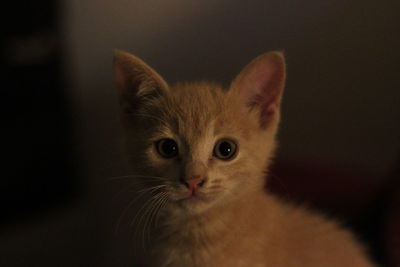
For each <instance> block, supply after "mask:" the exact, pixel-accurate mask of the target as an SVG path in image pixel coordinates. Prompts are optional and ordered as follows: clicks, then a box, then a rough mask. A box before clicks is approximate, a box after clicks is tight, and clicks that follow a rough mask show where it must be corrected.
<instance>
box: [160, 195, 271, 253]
mask: <svg viewBox="0 0 400 267" xmlns="http://www.w3.org/2000/svg"><path fill="white" fill-rule="evenodd" d="M260 198H263V199H264V198H266V193H265V192H264V191H263V190H253V191H249V192H246V193H243V194H242V195H241V196H240V197H237V198H234V199H233V200H231V201H229V202H226V203H224V204H222V205H219V206H216V207H213V208H211V209H209V210H208V211H206V212H204V213H201V214H198V215H191V216H190V215H189V216H184V217H182V218H173V219H172V221H171V223H169V224H168V227H166V228H165V229H164V230H165V232H164V233H163V235H165V237H166V238H165V239H166V240H174V242H179V243H181V242H184V243H186V242H188V244H192V245H193V246H196V247H198V246H202V245H205V246H206V245H207V244H208V241H209V240H212V242H214V243H215V242H216V241H215V240H221V241H222V240H223V242H229V236H234V235H235V233H240V232H241V231H242V229H243V227H244V226H247V225H249V221H250V220H252V218H254V216H255V215H256V214H257V210H258V209H259V205H260V204H261V203H260V201H259V199H260ZM262 203H265V202H262ZM262 208H263V209H264V210H265V209H267V207H262ZM219 236H221V237H223V238H220V239H219V238H218V237H219Z"/></svg>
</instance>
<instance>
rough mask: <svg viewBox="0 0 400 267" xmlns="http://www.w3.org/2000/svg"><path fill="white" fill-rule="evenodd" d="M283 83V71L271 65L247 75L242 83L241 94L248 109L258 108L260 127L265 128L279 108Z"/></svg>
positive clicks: (261, 67)
mask: <svg viewBox="0 0 400 267" xmlns="http://www.w3.org/2000/svg"><path fill="white" fill-rule="evenodd" d="M283 82H284V73H283V69H280V68H279V66H274V65H273V64H266V65H264V66H260V67H259V68H257V69H256V70H253V71H252V72H250V73H248V74H247V75H246V77H245V78H244V80H243V82H242V86H243V87H242V88H241V89H242V90H241V91H242V92H243V94H245V95H244V97H245V99H247V101H248V102H247V103H248V106H249V107H250V109H253V108H260V126H261V127H262V128H267V127H268V125H269V122H270V121H271V119H272V118H273V115H274V113H275V112H276V111H277V108H278V107H279V101H280V95H281V91H282V87H283Z"/></svg>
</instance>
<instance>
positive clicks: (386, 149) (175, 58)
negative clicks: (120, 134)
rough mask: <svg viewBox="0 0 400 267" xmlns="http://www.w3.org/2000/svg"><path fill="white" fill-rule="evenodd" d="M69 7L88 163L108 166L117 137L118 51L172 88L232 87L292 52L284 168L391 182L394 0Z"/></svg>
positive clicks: (395, 115)
mask: <svg viewBox="0 0 400 267" xmlns="http://www.w3.org/2000/svg"><path fill="white" fill-rule="evenodd" d="M64 5H65V8H66V10H65V12H66V13H65V29H66V32H67V36H66V41H67V42H68V45H67V48H68V49H67V52H68V61H69V68H70V77H71V78H72V80H73V84H74V86H73V88H74V89H73V90H74V96H75V97H76V98H77V99H78V100H77V101H78V102H79V103H80V107H81V108H82V111H83V113H84V115H85V125H86V126H85V127H84V128H85V129H84V132H85V136H86V137H87V138H86V139H85V140H86V141H89V142H90V143H91V146H90V148H89V150H88V151H87V152H88V153H89V154H90V155H93V149H94V150H97V149H100V150H101V151H99V154H101V156H99V157H104V158H101V159H100V158H99V160H100V161H103V162H102V164H101V165H104V164H105V165H107V164H108V162H109V160H108V153H104V152H106V151H105V150H102V149H105V148H104V146H107V145H108V144H107V143H108V141H109V140H110V138H112V137H114V136H115V127H117V126H116V124H115V120H114V119H115V118H116V115H115V114H116V103H117V100H116V96H115V93H114V91H113V84H112V77H111V59H112V50H113V49H114V48H120V49H125V50H127V51H130V52H132V53H134V54H136V55H138V56H140V57H142V58H143V59H144V60H145V61H146V62H148V63H149V64H150V65H151V66H153V67H154V68H155V69H156V70H158V71H159V72H160V73H161V74H162V75H163V76H164V77H165V78H166V80H167V81H170V82H175V81H177V80H192V79H211V80H216V81H220V82H224V83H228V82H229V81H230V80H231V79H232V78H233V77H234V76H235V75H236V74H237V73H238V72H239V71H240V69H241V68H242V67H243V66H244V65H245V64H246V63H248V62H249V61H250V60H251V59H252V58H254V57H255V56H257V55H258V54H260V53H262V52H265V51H268V50H272V49H284V50H285V52H286V56H287V62H288V82H287V87H286V92H285V97H284V105H283V123H282V128H281V133H280V143H281V147H280V152H279V153H280V156H281V157H283V158H286V159H293V160H297V159H306V160H311V161H313V160H318V161H322V162H324V161H325V162H336V163H347V164H351V165H356V166H360V167H364V168H365V167H366V168H369V169H370V170H371V171H376V172H378V173H380V174H384V173H385V172H386V171H387V170H388V169H390V168H391V167H392V163H393V161H394V159H395V157H396V155H397V153H398V152H399V147H400V127H399V121H400V105H399V103H400V90H399V89H398V85H399V78H398V74H397V72H398V67H397V62H398V60H399V54H400V52H399V51H398V47H399V44H400V41H399V40H400V38H399V37H398V34H397V32H398V29H399V28H398V26H399V16H398V12H397V11H398V10H399V7H400V5H399V3H398V1H395V0H392V1H385V2H384V3H380V4H379V5H377V4H376V2H375V1H371V0H367V1H364V0H363V1H361V0H357V1H350V2H349V1H345V0H336V1H333V0H330V1H317V0H314V1H306V2H305V1H293V0H292V1H289V0H283V1H282V0H279V1H275V0H272V1H246V2H243V1H227V0H221V1H181V0H173V1H155V0H151V1H145V2H143V1H125V0H117V1H106V0H96V1H65V3H64ZM86 141H85V142H86ZM107 149H109V148H107ZM95 154H96V153H95ZM95 165H97V166H98V165H99V164H98V163H96V164H95Z"/></svg>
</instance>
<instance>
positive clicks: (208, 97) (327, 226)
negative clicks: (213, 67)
mask: <svg viewBox="0 0 400 267" xmlns="http://www.w3.org/2000/svg"><path fill="white" fill-rule="evenodd" d="M114 76H115V80H116V83H117V89H118V93H119V95H120V102H121V110H122V117H123V120H122V121H123V123H124V125H125V128H126V133H127V139H128V140H127V148H128V151H129V153H130V156H131V157H130V161H131V162H132V165H133V168H134V171H135V175H133V176H132V179H134V180H135V183H136V184H138V185H139V187H140V188H141V190H140V191H141V194H144V195H146V197H145V198H146V201H145V202H144V204H143V205H142V206H141V207H138V210H137V213H138V215H137V216H139V217H140V216H147V219H146V218H145V219H143V220H142V222H143V221H146V224H144V223H141V224H140V223H139V225H138V227H141V228H143V229H140V231H142V232H145V231H147V232H148V234H149V235H150V237H149V240H150V241H149V242H150V244H149V245H148V246H147V247H148V249H147V252H146V253H145V252H143V253H141V254H142V255H144V260H143V262H142V263H141V265H139V266H174V267H176V266H216V267H223V266H229V267H232V266H246V267H247V266H274V267H276V266H285V267H288V266H307V267H311V266H318V267H320V266H341V267H345V266H349V267H350V266H351V267H353V266H373V264H372V263H371V262H370V261H369V260H368V258H367V256H366V253H365V252H364V249H363V247H362V246H361V245H360V244H359V243H358V242H357V241H356V240H355V238H354V237H353V236H352V234H351V233H350V232H348V231H347V230H344V229H342V228H341V227H340V226H339V225H338V224H337V223H335V222H333V221H329V220H327V219H326V218H324V217H323V216H321V215H318V214H316V213H314V212H310V211H308V210H306V209H304V208H301V207H297V206H294V205H290V204H287V203H285V202H283V201H281V200H279V199H278V198H276V197H275V196H273V195H271V194H269V193H266V192H265V190H264V183H265V176H266V175H265V173H266V170H267V167H268V165H269V159H270V158H271V157H272V155H273V153H274V149H275V146H276V144H275V143H276V142H275V135H276V132H277V127H278V123H279V118H280V103H281V98H282V92H283V88H284V83H285V62H284V56H283V54H282V53H281V52H269V53H266V54H263V55H261V56H259V57H257V58H256V59H254V60H253V61H252V62H251V63H250V64H249V65H247V66H246V67H245V68H244V69H243V70H242V72H240V74H239V75H238V76H237V77H236V78H235V79H234V81H233V82H232V83H231V85H230V87H229V88H223V87H221V86H219V85H217V84H214V83H208V82H193V83H178V84H176V85H174V86H169V85H168V84H167V83H166V82H165V81H164V80H163V78H162V77H161V76H160V75H159V74H157V73H156V72H155V71H154V70H153V69H152V68H151V67H149V66H148V65H146V64H145V63H144V62H143V61H142V60H140V59H139V58H137V57H135V56H133V55H131V54H128V53H126V52H122V51H116V52H115V55H114ZM155 220H157V223H155V222H154V221H155ZM136 240H137V241H138V242H140V238H136ZM138 247H139V246H138ZM134 249H135V250H137V249H138V248H132V250H134ZM132 253H133V251H132Z"/></svg>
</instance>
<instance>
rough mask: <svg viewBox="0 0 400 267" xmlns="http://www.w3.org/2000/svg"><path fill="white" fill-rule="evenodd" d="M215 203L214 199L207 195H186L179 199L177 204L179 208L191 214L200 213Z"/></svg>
mask: <svg viewBox="0 0 400 267" xmlns="http://www.w3.org/2000/svg"><path fill="white" fill-rule="evenodd" d="M214 201H215V199H214V197H211V196H208V195H205V194H196V195H185V196H183V197H182V198H180V199H178V200H177V201H176V203H177V204H178V206H180V207H182V208H184V209H185V210H190V211H191V212H200V211H202V210H205V209H207V208H208V207H210V206H212V203H213V202H214Z"/></svg>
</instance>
